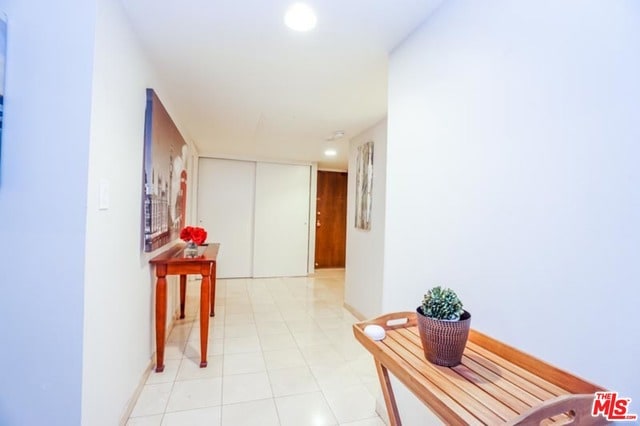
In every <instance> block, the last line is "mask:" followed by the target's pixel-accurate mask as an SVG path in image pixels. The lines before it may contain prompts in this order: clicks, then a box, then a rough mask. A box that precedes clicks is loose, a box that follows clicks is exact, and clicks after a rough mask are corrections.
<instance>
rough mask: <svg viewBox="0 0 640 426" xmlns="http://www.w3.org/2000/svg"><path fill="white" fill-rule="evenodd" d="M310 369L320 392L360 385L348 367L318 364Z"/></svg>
mask: <svg viewBox="0 0 640 426" xmlns="http://www.w3.org/2000/svg"><path fill="white" fill-rule="evenodd" d="M310 368H311V372H312V373H313V375H314V377H315V378H316V381H317V382H318V384H319V385H320V388H321V389H322V390H326V389H336V388H344V387H347V386H352V385H358V384H360V378H358V376H357V375H356V374H355V373H354V372H353V370H351V368H350V367H349V366H348V365H344V364H342V365H336V364H320V365H312V366H311V367H310Z"/></svg>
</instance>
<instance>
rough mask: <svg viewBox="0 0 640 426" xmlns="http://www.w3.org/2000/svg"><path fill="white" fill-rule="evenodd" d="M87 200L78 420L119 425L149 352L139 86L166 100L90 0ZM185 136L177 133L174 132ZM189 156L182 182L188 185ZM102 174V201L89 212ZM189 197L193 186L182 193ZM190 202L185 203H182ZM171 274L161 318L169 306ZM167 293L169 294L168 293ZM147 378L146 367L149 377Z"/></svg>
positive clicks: (128, 39) (117, 13) (127, 40)
mask: <svg viewBox="0 0 640 426" xmlns="http://www.w3.org/2000/svg"><path fill="white" fill-rule="evenodd" d="M97 6H98V15H97V16H98V19H97V26H96V37H95V39H96V40H95V42H96V45H95V61H94V76H93V107H92V109H93V110H92V121H91V150H90V157H89V182H88V185H87V187H86V188H85V191H88V203H87V210H86V215H87V240H86V247H87V252H86V255H87V256H86V272H85V276H86V280H85V299H84V303H85V327H84V342H85V345H84V365H83V389H82V424H85V425H91V426H93V425H105V426H106V425H114V424H118V422H119V420H120V418H121V416H122V415H123V414H124V413H125V410H126V407H127V404H128V402H129V399H130V398H131V397H132V396H134V391H135V389H136V387H137V386H138V384H139V383H140V381H141V379H142V376H143V373H144V372H145V369H146V368H147V367H148V366H149V364H150V362H151V361H152V355H153V354H154V353H155V335H154V330H155V328H154V327H155V322H154V315H155V305H154V300H155V296H154V289H155V279H154V276H153V269H152V268H150V267H149V264H148V260H149V259H150V258H151V257H152V256H153V255H154V254H156V253H158V252H160V251H163V250H165V249H166V247H165V248H161V249H159V250H157V251H156V252H154V253H143V251H142V250H143V248H142V239H141V215H142V213H141V208H142V207H141V206H142V203H141V199H142V198H141V197H142V175H143V172H142V168H143V150H144V147H143V138H144V114H145V106H146V95H145V89H146V88H147V87H152V88H154V89H156V92H157V93H158V96H159V97H160V99H161V100H162V102H163V104H164V105H165V107H166V108H167V111H168V112H169V113H170V115H172V117H173V119H174V121H176V117H175V116H174V115H173V114H171V108H170V107H171V104H170V102H169V100H168V99H167V97H166V92H164V91H163V90H162V86H161V84H160V83H159V82H158V81H157V79H156V77H155V75H154V73H153V71H152V68H151V66H150V65H149V64H148V63H147V62H146V61H145V57H144V53H143V51H142V50H141V48H140V46H139V42H138V40H137V38H136V36H135V35H134V33H133V32H132V30H131V29H130V27H129V24H128V21H127V19H126V17H125V15H123V11H122V10H121V6H120V3H119V2H114V1H112V0H98V1H97ZM183 134H184V133H183ZM192 164H193V162H191V164H190V165H188V172H189V176H190V178H189V185H192V184H193V183H194V182H195V180H196V179H195V177H194V175H193V168H192V167H191V166H192ZM101 179H106V180H107V181H108V182H109V187H110V207H109V209H108V210H99V209H98V188H99V182H100V180H101ZM191 194H193V192H191ZM191 202H192V199H191V201H189V203H191ZM175 278H176V277H170V282H169V290H170V291H169V293H170V294H169V303H168V304H169V307H168V312H169V315H168V321H169V320H170V318H171V313H173V312H174V310H175V307H176V305H177V304H176V299H177V298H176V296H175V295H176V291H177V287H178V286H177V285H176V284H177V280H176V279H175ZM172 296H173V297H172ZM151 374H155V373H153V372H152V373H151Z"/></svg>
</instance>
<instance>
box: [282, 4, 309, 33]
mask: <svg viewBox="0 0 640 426" xmlns="http://www.w3.org/2000/svg"><path fill="white" fill-rule="evenodd" d="M316 22H317V18H316V13H315V12H314V11H313V9H311V7H309V6H308V5H306V4H304V3H294V4H292V5H291V6H290V7H289V9H287V13H285V15H284V23H285V24H287V27H289V28H291V29H292V30H295V31H309V30H312V29H313V28H315V26H316Z"/></svg>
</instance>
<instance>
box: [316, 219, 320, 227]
mask: <svg viewBox="0 0 640 426" xmlns="http://www.w3.org/2000/svg"><path fill="white" fill-rule="evenodd" d="M316 228H320V221H319V220H316Z"/></svg>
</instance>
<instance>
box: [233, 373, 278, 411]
mask: <svg viewBox="0 0 640 426" xmlns="http://www.w3.org/2000/svg"><path fill="white" fill-rule="evenodd" d="M222 380H223V381H222V383H223V392H222V402H223V404H225V405H226V404H234V403H236V402H247V401H256V400H259V399H266V398H271V397H272V396H273V394H272V392H271V384H270V382H269V377H268V376H267V373H266V372H265V373H252V374H236V375H233V376H225V377H223V379H222Z"/></svg>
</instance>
